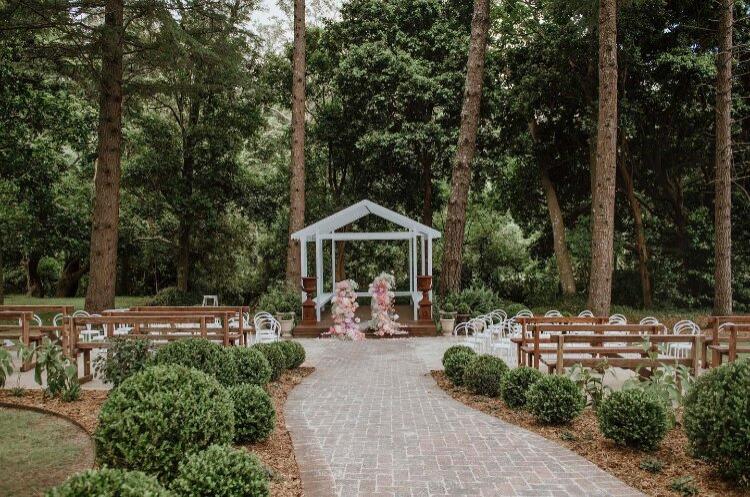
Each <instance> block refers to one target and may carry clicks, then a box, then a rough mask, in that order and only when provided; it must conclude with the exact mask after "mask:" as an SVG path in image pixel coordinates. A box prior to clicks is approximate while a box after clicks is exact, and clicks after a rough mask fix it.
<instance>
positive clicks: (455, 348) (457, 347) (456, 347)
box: [443, 345, 475, 367]
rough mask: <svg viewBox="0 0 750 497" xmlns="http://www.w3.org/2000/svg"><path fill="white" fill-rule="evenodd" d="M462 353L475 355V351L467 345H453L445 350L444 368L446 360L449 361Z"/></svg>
mask: <svg viewBox="0 0 750 497" xmlns="http://www.w3.org/2000/svg"><path fill="white" fill-rule="evenodd" d="M460 351H465V352H469V353H470V354H473V353H475V352H474V349H472V348H471V347H468V346H466V345H451V346H450V347H448V348H447V349H446V350H445V352H443V367H445V360H446V359H448V358H449V357H450V356H452V355H453V354H455V353H457V352H460Z"/></svg>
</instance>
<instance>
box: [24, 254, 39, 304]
mask: <svg viewBox="0 0 750 497" xmlns="http://www.w3.org/2000/svg"><path fill="white" fill-rule="evenodd" d="M40 259H41V257H40V256H39V254H34V253H32V254H31V255H29V256H28V257H27V258H26V260H25V261H24V266H26V295H28V296H29V297H44V286H43V285H42V279H41V278H40V277H39V261H40Z"/></svg>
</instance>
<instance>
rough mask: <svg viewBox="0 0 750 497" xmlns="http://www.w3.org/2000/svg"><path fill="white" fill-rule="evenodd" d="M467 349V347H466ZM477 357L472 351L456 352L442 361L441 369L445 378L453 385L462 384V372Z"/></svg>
mask: <svg viewBox="0 0 750 497" xmlns="http://www.w3.org/2000/svg"><path fill="white" fill-rule="evenodd" d="M467 348H468V347H467ZM476 356H477V354H476V352H474V351H473V350H471V349H469V350H463V349H462V350H456V351H453V352H452V353H451V354H449V355H448V357H446V358H444V359H443V368H445V376H447V377H448V379H449V380H451V381H452V382H453V384H454V385H456V386H460V385H463V382H464V370H465V369H466V366H468V365H469V363H470V362H471V361H472V359H474V358H475V357H476Z"/></svg>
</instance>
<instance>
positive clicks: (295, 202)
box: [286, 0, 305, 287]
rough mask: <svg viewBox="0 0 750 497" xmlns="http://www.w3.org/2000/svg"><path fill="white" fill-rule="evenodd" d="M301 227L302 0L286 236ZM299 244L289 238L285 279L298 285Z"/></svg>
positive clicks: (297, 2)
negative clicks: (287, 231)
mask: <svg viewBox="0 0 750 497" xmlns="http://www.w3.org/2000/svg"><path fill="white" fill-rule="evenodd" d="M304 225H305V0H294V49H293V52H292V167H291V171H290V179H289V235H291V234H292V233H294V232H295V231H298V230H300V229H302V228H304ZM300 262H301V261H300V247H299V242H298V241H296V240H292V238H291V236H289V241H288V246H287V252H286V278H287V281H289V283H290V284H292V285H294V286H295V287H296V286H299V285H300V277H301V271H300V270H301V265H300Z"/></svg>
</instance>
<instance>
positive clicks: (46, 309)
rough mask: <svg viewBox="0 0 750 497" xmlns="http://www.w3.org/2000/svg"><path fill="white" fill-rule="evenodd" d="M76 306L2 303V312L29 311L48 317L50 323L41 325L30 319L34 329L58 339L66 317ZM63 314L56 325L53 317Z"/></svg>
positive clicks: (30, 324) (31, 326) (42, 317)
mask: <svg viewBox="0 0 750 497" xmlns="http://www.w3.org/2000/svg"><path fill="white" fill-rule="evenodd" d="M74 310H75V308H74V307H73V306H72V305H47V304H40V305H0V312H29V313H31V314H32V315H36V316H39V318H40V319H42V320H44V319H47V320H48V322H49V323H50V324H47V325H45V324H43V325H42V326H39V325H38V324H37V323H36V322H35V321H34V320H33V319H31V320H30V321H29V326H30V328H31V330H32V331H40V332H42V333H43V334H45V335H46V336H48V337H49V338H50V339H51V340H57V339H58V338H59V337H61V336H62V333H63V331H64V330H65V318H66V317H68V316H70V315H72V314H73V311H74ZM57 314H60V315H62V316H63V319H62V321H61V322H60V324H58V325H55V324H54V323H53V322H52V319H53V317H54V316H55V315H57Z"/></svg>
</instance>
